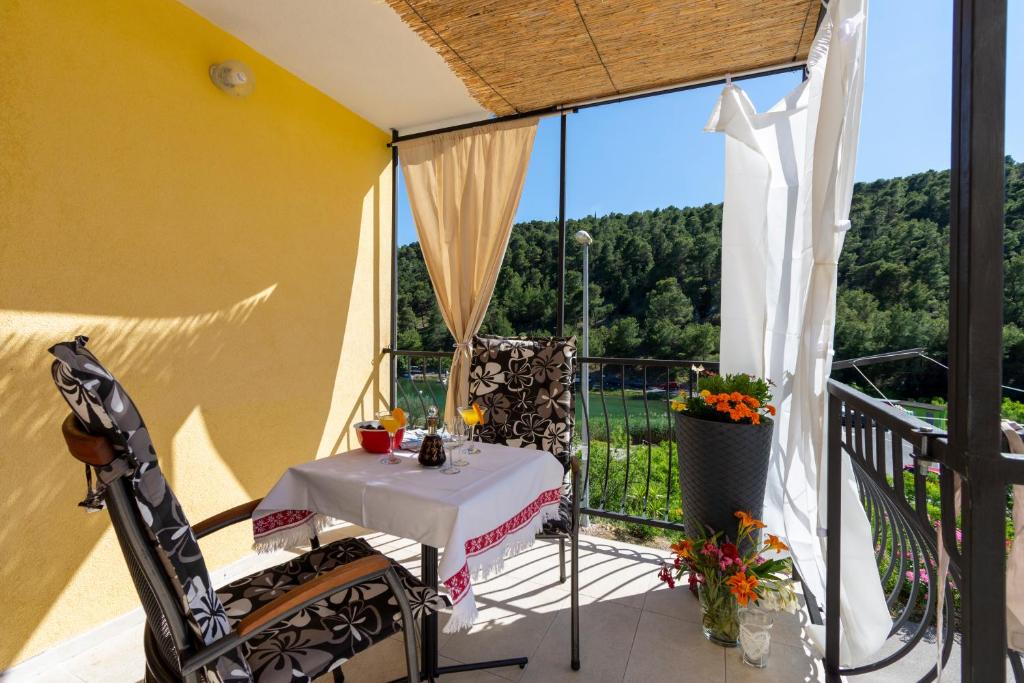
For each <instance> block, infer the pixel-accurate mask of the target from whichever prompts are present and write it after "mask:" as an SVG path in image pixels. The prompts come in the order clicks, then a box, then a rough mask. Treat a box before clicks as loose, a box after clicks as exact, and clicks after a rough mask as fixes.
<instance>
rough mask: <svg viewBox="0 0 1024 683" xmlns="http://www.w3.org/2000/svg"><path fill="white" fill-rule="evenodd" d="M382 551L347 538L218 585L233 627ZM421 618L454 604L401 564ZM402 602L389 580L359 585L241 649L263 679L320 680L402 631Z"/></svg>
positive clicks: (274, 682) (275, 682)
mask: <svg viewBox="0 0 1024 683" xmlns="http://www.w3.org/2000/svg"><path fill="white" fill-rule="evenodd" d="M373 554H377V551H376V550H374V549H373V548H372V547H370V545H369V544H368V543H367V542H366V541H364V540H363V539H361V538H346V539H343V540H340V541H335V542H334V543H331V544H328V545H325V546H324V547H322V548H319V549H317V550H313V551H310V552H308V553H306V554H305V555H302V556H300V557H296V558H295V559H292V560H289V561H288V562H285V563H283V564H279V565H277V566H276V567H270V568H269V569H265V570H263V571H261V572H257V573H255V574H252V575H250V576H247V577H245V578H244V579H239V580H238V581H234V582H232V583H229V584H228V585H226V586H224V587H223V588H220V589H218V591H217V597H218V598H219V599H220V601H221V603H223V605H224V609H225V610H226V612H227V615H228V619H229V620H230V621H231V626H232V628H233V627H234V626H235V624H236V623H237V622H238V621H239V620H241V619H243V618H244V617H245V616H246V615H248V614H250V613H251V612H252V611H253V610H255V609H257V608H259V607H262V606H263V605H265V604H267V603H268V602H270V601H271V600H274V599H275V598H277V597H279V596H281V595H283V594H284V593H287V592H288V591H290V590H292V589H293V588H295V587H297V586H299V585H300V584H302V583H304V582H306V581H309V580H311V579H313V578H315V577H317V576H319V575H320V574H323V573H325V572H328V571H330V570H332V569H334V568H336V567H339V566H341V565H343V564H346V563H348V562H352V561H353V560H357V559H359V558H360V557H366V556H367V555H373ZM394 567H395V570H396V571H397V573H398V578H399V580H400V581H401V583H402V585H403V586H404V587H405V590H406V594H407V595H408V596H409V602H410V604H411V606H412V611H413V616H415V617H416V618H419V617H422V616H423V615H424V614H427V613H430V612H436V611H438V610H440V609H443V608H444V607H446V606H447V605H448V602H447V599H446V598H444V597H443V596H441V595H439V594H438V593H437V591H435V590H432V589H430V588H427V587H426V586H424V585H423V584H422V583H420V581H419V580H418V579H416V578H415V577H413V575H412V574H410V573H409V571H408V570H406V569H405V568H404V567H402V566H400V565H397V564H395V565H394ZM402 628H403V625H402V614H401V610H400V609H399V606H398V601H397V600H396V599H395V596H394V594H392V593H391V590H390V589H389V588H388V585H387V583H385V581H384V580H383V579H377V580H374V581H369V582H367V583H363V584H359V585H358V586H354V587H352V588H349V589H347V590H344V591H341V592H339V593H335V594H334V595H332V596H330V597H329V598H326V599H324V600H322V601H320V602H315V603H313V604H312V605H310V606H309V607H307V608H305V609H304V610H302V611H301V612H299V613H298V614H296V615H295V616H293V617H292V618H291V619H289V620H287V621H284V622H281V623H280V624H275V625H274V626H272V627H270V629H268V630H267V631H265V632H264V633H262V634H260V635H259V636H257V637H255V638H254V639H252V640H250V641H248V642H247V643H246V644H245V645H243V646H242V648H241V651H242V654H243V655H244V657H245V659H246V661H247V662H248V664H249V667H250V669H251V670H252V674H253V680H254V681H256V682H257V683H289V682H292V681H296V682H297V681H312V680H313V679H315V678H316V677H318V676H321V675H323V674H324V673H326V672H328V671H330V670H331V669H333V668H336V667H338V666H341V664H342V663H344V661H345V660H347V659H350V658H351V657H353V656H354V655H355V654H356V653H358V652H361V651H362V650H365V649H366V648H368V647H370V646H371V645H373V644H374V643H375V642H379V641H381V640H383V639H384V638H387V637H388V636H391V635H392V634H395V633H398V632H400V631H401V630H402Z"/></svg>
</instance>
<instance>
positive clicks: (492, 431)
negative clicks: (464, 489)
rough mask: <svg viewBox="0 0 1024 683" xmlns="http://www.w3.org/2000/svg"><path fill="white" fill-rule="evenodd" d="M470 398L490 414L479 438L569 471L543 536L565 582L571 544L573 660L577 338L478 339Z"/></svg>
mask: <svg viewBox="0 0 1024 683" xmlns="http://www.w3.org/2000/svg"><path fill="white" fill-rule="evenodd" d="M472 351H473V357H472V361H471V363H470V370H469V401H470V402H471V403H473V402H476V403H479V404H480V405H481V406H482V407H483V408H485V409H486V411H487V413H486V414H487V418H486V423H485V424H484V425H483V426H481V427H479V428H478V429H477V433H476V436H477V437H478V438H479V439H480V440H481V441H483V442H484V443H497V444H504V445H507V446H516V447H519V448H536V449H538V450H546V451H548V452H550V453H551V454H552V455H554V456H555V457H556V458H557V459H558V461H559V462H560V463H562V466H563V467H564V468H565V470H566V475H567V481H565V482H564V483H563V491H562V496H561V501H560V504H559V515H558V518H557V519H554V520H549V521H548V522H546V523H545V525H544V530H543V531H542V532H541V533H539V534H537V538H539V539H545V540H557V541H558V546H559V564H558V569H559V581H560V582H561V583H565V581H566V578H567V577H566V559H565V545H566V541H569V543H570V547H571V579H572V583H571V591H570V592H571V622H572V626H571V628H572V633H571V650H572V651H571V664H572V668H573V669H575V670H578V669H579V668H580V654H579V520H580V502H579V480H580V463H579V459H578V458H577V457H575V456H573V455H572V433H573V426H574V424H575V408H576V405H575V400H574V396H573V391H572V384H573V373H574V371H575V361H576V340H575V338H569V339H565V338H559V337H549V338H544V339H527V338H523V339H505V338H502V337H490V336H483V335H477V336H475V337H473V348H472Z"/></svg>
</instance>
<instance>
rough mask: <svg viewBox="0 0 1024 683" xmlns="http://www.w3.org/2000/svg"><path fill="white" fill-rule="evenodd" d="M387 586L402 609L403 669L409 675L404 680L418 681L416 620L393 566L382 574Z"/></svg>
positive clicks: (411, 682) (410, 682) (416, 682)
mask: <svg viewBox="0 0 1024 683" xmlns="http://www.w3.org/2000/svg"><path fill="white" fill-rule="evenodd" d="M384 579H385V580H386V581H387V582H388V587H389V588H390V589H391V592H392V593H394V594H395V599H396V600H398V607H399V608H400V609H401V610H402V641H403V642H404V643H405V669H406V671H407V672H408V674H409V676H408V678H407V679H406V680H408V681H409V683H420V665H419V662H417V661H416V620H415V619H413V617H412V608H411V607H410V606H409V596H408V595H407V594H406V592H405V588H404V587H403V586H402V582H401V581H399V580H398V574H396V573H395V570H394V568H393V567H392V568H389V569H388V571H387V572H386V573H385V574H384Z"/></svg>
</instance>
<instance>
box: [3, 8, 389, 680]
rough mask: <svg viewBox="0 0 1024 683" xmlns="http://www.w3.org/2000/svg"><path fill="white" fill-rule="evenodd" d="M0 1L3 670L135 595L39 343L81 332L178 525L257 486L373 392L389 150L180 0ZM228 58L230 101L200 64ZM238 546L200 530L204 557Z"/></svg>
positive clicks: (322, 438)
mask: <svg viewBox="0 0 1024 683" xmlns="http://www.w3.org/2000/svg"><path fill="white" fill-rule="evenodd" d="M0 15H3V21H0V32H2V33H0V72H2V73H6V74H9V75H10V74H23V73H24V74H32V75H31V77H28V76H26V77H24V78H21V77H18V78H14V79H13V80H8V81H3V82H4V83H6V84H7V85H8V86H10V87H6V86H4V87H0V147H2V148H4V149H5V152H4V154H5V157H6V159H5V161H10V164H9V165H7V166H6V167H5V168H3V169H0V187H2V188H3V193H2V196H0V234H2V236H3V238H2V240H0V482H2V486H3V491H2V495H0V519H2V520H3V523H2V524H0V586H2V587H3V594H4V601H5V607H4V610H3V611H2V612H0V634H2V636H0V670H3V669H5V668H7V667H9V666H11V665H13V664H14V663H16V662H17V661H20V660H21V659H24V658H26V657H29V656H31V655H33V654H36V653H37V652H39V651H40V650H42V649H45V648H46V647H49V646H51V645H53V644H54V643H56V642H59V641H60V640H63V639H65V638H68V637H70V636H73V635H75V634H77V633H80V632H82V631H84V630H86V629H88V628H92V627H94V626H96V625H98V624H99V623H102V622H103V621H106V620H108V619H110V618H113V617H115V616H117V615H118V614H121V613H123V612H125V611H127V610H129V609H132V608H134V607H136V606H137V604H138V602H137V598H136V596H135V594H134V590H133V588H132V586H131V583H130V579H129V577H128V573H127V571H126V570H125V568H124V563H123V560H122V558H121V555H120V552H119V549H118V548H117V544H116V541H115V539H114V537H113V533H112V530H111V528H110V524H109V519H108V517H107V515H106V514H96V515H87V514H85V513H84V512H83V511H82V510H81V509H80V508H78V507H77V505H76V504H77V503H78V501H79V500H81V499H82V497H83V495H84V492H85V482H84V477H83V473H82V469H81V466H80V465H79V464H78V463H77V462H75V461H74V460H72V459H71V457H70V456H69V455H68V453H67V450H66V448H65V447H64V444H63V441H62V439H61V436H60V422H61V420H62V419H63V418H64V416H65V415H66V414H67V413H68V408H67V406H66V404H65V403H64V402H63V400H62V399H61V398H60V395H59V394H58V392H57V390H56V389H55V387H54V386H53V382H52V380H51V379H50V375H49V367H50V362H51V359H52V358H51V356H50V355H49V354H48V353H47V348H48V347H49V346H51V345H52V344H54V343H55V342H58V341H63V340H66V339H70V338H72V337H73V336H74V335H76V334H84V335H87V336H88V337H90V343H89V348H90V349H91V350H92V351H93V352H94V353H95V354H96V356H97V357H98V358H99V359H100V360H101V361H103V363H104V364H105V365H107V367H108V368H109V369H110V370H111V371H112V372H113V373H114V375H115V376H117V377H118V379H119V380H120V381H121V382H122V383H123V384H124V386H125V387H126V389H127V390H128V392H129V393H130V394H131V396H132V398H133V399H134V400H135V402H136V404H137V405H138V407H139V410H140V411H141V413H142V415H143V418H144V419H145V421H146V423H147V425H148V426H149V429H150V432H151V434H152V436H153V442H154V445H155V446H156V449H157V455H158V457H159V459H160V463H161V465H162V467H163V468H164V470H165V471H166V473H167V475H168V478H169V480H170V481H171V484H172V486H173V487H174V488H175V491H176V492H177V494H178V496H179V498H181V501H182V504H183V506H184V508H185V512H186V514H188V516H189V519H190V520H191V521H192V522H197V521H199V520H200V519H202V518H204V517H206V516H208V515H210V514H213V513H215V512H218V511H220V510H223V509H225V508H228V507H230V506H233V505H237V504H239V503H241V502H244V501H245V500H248V499H251V498H255V497H259V496H262V495H264V494H265V493H266V491H267V490H268V489H269V487H270V486H271V485H272V484H273V483H274V481H276V479H277V478H278V477H279V476H280V474H281V473H282V471H283V470H284V469H285V468H286V467H288V466H289V465H291V464H294V463H298V462H302V461H305V460H309V459H311V458H313V457H318V456H324V455H327V454H329V453H330V452H333V451H336V450H339V449H343V448H346V447H348V446H349V445H350V441H349V439H350V435H349V431H350V430H349V427H350V426H351V424H352V423H353V422H355V421H358V420H360V419H364V418H366V417H370V416H372V414H373V412H374V408H375V406H376V405H377V404H378V402H379V401H380V400H381V396H382V391H383V392H384V393H386V384H385V385H384V386H383V387H382V386H381V375H380V373H381V372H382V371H384V370H386V367H387V364H386V363H384V362H382V358H381V357H380V349H381V348H382V347H383V346H384V344H385V338H384V334H385V330H386V324H382V319H381V316H382V315H383V314H385V313H386V311H387V310H388V304H387V296H388V295H387V275H386V267H385V266H384V265H383V264H382V259H383V258H385V256H384V254H386V253H388V249H389V247H388V245H387V244H382V235H386V234H387V231H386V229H385V227H384V226H386V225H388V224H389V222H390V216H389V215H387V213H386V212H387V210H388V209H387V208H386V207H388V206H389V199H386V198H389V197H390V173H389V171H388V169H389V162H390V154H389V153H388V151H387V149H386V146H385V143H386V140H387V136H386V135H385V134H384V133H383V132H381V131H379V130H377V129H376V128H373V127H372V126H370V125H369V124H367V123H366V122H365V121H363V120H361V119H359V118H358V117H356V116H355V115H353V114H351V113H350V112H348V111H347V110H345V109H344V108H343V107H341V106H340V105H338V104H337V103H336V102H333V101H331V100H329V99H328V98H326V97H325V96H324V95H322V94H321V93H319V92H317V91H315V90H313V89H312V88H311V87H309V86H308V85H306V84H304V83H302V82H301V81H299V80H298V79H296V78H294V77H293V76H291V75H290V74H288V73H286V72H285V71H283V70H282V69H280V68H279V67H276V66H275V65H273V64H272V63H270V62H269V61H267V60H265V59H264V58H262V57H261V56H259V55H257V54H256V53H253V52H252V51H251V50H249V48H247V47H246V46H244V45H243V44H241V43H240V42H238V41H236V40H234V39H233V38H231V37H230V36H228V35H227V34H224V33H223V32H221V31H219V30H218V29H216V28H215V27H213V26H212V25H211V24H208V23H207V22H205V21H204V20H202V19H201V18H199V17H198V16H197V15H195V14H193V13H192V12H191V11H190V10H188V9H186V8H185V7H183V6H182V5H180V4H178V3H176V2H170V1H169V0H145V1H144V2H139V3H133V6H132V9H131V11H126V10H125V8H124V6H123V4H121V3H119V2H116V1H114V0H96V1H95V2H90V3H81V4H75V5H73V6H72V5H64V4H62V3H50V2H39V3H22V4H17V3H16V4H15V5H13V6H11V7H5V9H4V10H2V11H0ZM227 58H236V59H238V58H240V59H244V60H246V61H248V62H249V63H250V65H251V66H252V67H253V69H254V71H255V73H256V74H257V83H258V85H257V88H256V91H255V93H254V94H253V95H252V96H251V97H249V98H246V99H244V100H240V99H237V98H231V97H228V96H225V95H224V94H223V93H221V92H219V91H218V90H217V89H216V88H215V87H213V85H212V84H211V83H210V82H209V79H208V77H207V74H206V70H207V68H208V66H209V64H211V63H214V62H216V61H219V60H223V59H227ZM0 78H2V77H0ZM12 78H13V77H12ZM8 151H9V152H10V154H9V155H8ZM386 202H387V203H386ZM249 543H251V535H250V532H249V530H247V529H245V528H244V525H242V526H240V527H238V528H237V529H235V530H232V531H227V532H222V534H218V535H216V536H214V537H212V538H211V540H210V541H204V542H203V549H204V553H205V555H206V557H207V561H208V563H209V564H210V565H211V567H215V566H219V565H223V564H226V563H227V562H230V561H232V560H234V559H237V557H238V556H239V555H240V554H241V553H242V552H244V551H245V550H246V549H247V547H248V545H249Z"/></svg>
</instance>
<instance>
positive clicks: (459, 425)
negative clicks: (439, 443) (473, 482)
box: [450, 411, 472, 467]
mask: <svg viewBox="0 0 1024 683" xmlns="http://www.w3.org/2000/svg"><path fill="white" fill-rule="evenodd" d="M450 424H451V425H453V426H452V429H451V433H452V434H453V435H454V436H455V440H456V442H457V445H456V447H455V449H454V450H453V451H452V453H453V456H454V458H455V462H453V463H452V464H453V465H455V466H456V467H467V466H468V465H469V460H467V459H466V457H465V455H464V454H465V453H466V452H468V450H469V448H468V447H467V446H466V433H467V432H468V430H470V429H472V427H468V426H467V425H466V422H465V420H463V419H462V416H461V411H460V414H459V415H456V416H455V417H453V418H452V420H451V422H450Z"/></svg>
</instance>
